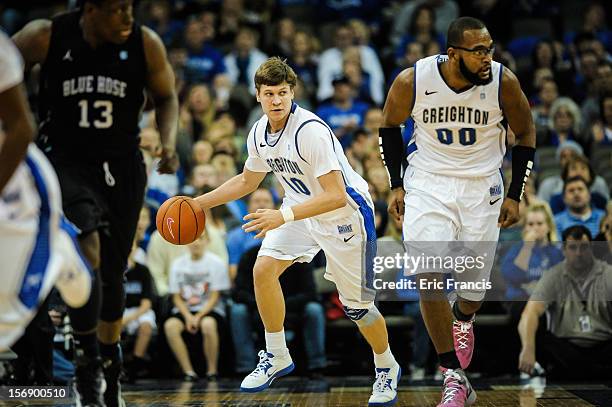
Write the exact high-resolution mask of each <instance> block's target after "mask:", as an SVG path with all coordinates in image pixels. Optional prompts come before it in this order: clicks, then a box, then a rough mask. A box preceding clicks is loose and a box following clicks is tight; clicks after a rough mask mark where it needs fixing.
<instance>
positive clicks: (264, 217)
mask: <svg viewBox="0 0 612 407" xmlns="http://www.w3.org/2000/svg"><path fill="white" fill-rule="evenodd" d="M243 219H244V220H248V221H249V222H247V223H245V224H244V225H242V229H244V231H245V232H253V231H256V230H258V231H259V233H258V234H257V235H255V238H256V239H261V238H263V237H264V236H265V235H266V232H268V231H270V230H272V229H276V228H277V227H279V226H280V225H282V224H283V223H285V220H284V219H283V215H282V214H281V211H279V210H278V209H258V210H257V212H254V213H249V214H248V215H246V216H245V217H244V218H243Z"/></svg>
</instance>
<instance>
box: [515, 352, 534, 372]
mask: <svg viewBox="0 0 612 407" xmlns="http://www.w3.org/2000/svg"><path fill="white" fill-rule="evenodd" d="M535 362H536V359H535V351H534V350H533V349H527V348H523V349H521V354H520V355H519V370H520V371H521V372H523V373H527V374H531V373H532V372H533V367H534V366H535Z"/></svg>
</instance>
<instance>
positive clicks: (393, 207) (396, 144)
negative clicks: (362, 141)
mask: <svg viewBox="0 0 612 407" xmlns="http://www.w3.org/2000/svg"><path fill="white" fill-rule="evenodd" d="M413 84H414V68H408V69H405V70H403V71H402V72H400V74H399V75H398V76H397V78H395V80H394V81H393V84H392V85H391V89H390V90H389V94H388V95H387V100H386V101H385V106H384V108H383V121H382V125H381V128H380V130H379V135H380V140H379V143H380V150H381V156H382V158H383V163H384V164H385V167H386V168H387V172H388V173H389V180H390V182H391V190H392V192H391V195H390V198H389V214H390V215H391V216H393V217H394V218H396V219H398V220H399V218H400V217H401V216H402V215H403V214H404V188H403V186H402V184H403V183H402V175H401V166H402V164H401V163H402V160H403V158H404V140H403V138H402V133H401V129H400V125H401V124H403V123H404V122H405V121H406V120H407V119H408V118H409V117H410V115H411V114H412V102H413V101H414V90H413Z"/></svg>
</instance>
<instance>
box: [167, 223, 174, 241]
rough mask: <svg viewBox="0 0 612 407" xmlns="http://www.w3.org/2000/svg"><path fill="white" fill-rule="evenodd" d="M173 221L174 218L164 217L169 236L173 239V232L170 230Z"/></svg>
mask: <svg viewBox="0 0 612 407" xmlns="http://www.w3.org/2000/svg"><path fill="white" fill-rule="evenodd" d="M173 223H174V219H172V218H168V219H166V224H167V225H168V231H169V232H170V236H172V238H173V239H174V233H173V232H172V224H173Z"/></svg>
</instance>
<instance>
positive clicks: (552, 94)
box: [531, 78, 559, 145]
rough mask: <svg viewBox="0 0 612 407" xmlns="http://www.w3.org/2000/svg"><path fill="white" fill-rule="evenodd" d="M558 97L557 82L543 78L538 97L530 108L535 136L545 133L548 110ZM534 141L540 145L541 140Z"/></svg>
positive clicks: (548, 117) (548, 116)
mask: <svg viewBox="0 0 612 407" xmlns="http://www.w3.org/2000/svg"><path fill="white" fill-rule="evenodd" d="M558 97H559V90H558V88H557V83H556V82H555V81H554V80H553V79H549V78H547V79H544V80H543V81H542V83H541V85H540V88H539V89H538V97H537V100H536V101H535V103H534V106H533V107H532V109H531V112H532V115H533V122H534V124H535V126H536V136H537V135H540V137H541V136H542V135H545V134H546V132H547V130H548V123H549V121H550V110H551V107H552V105H553V103H554V102H555V100H557V98H558ZM536 141H537V142H539V145H541V140H538V137H536Z"/></svg>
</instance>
